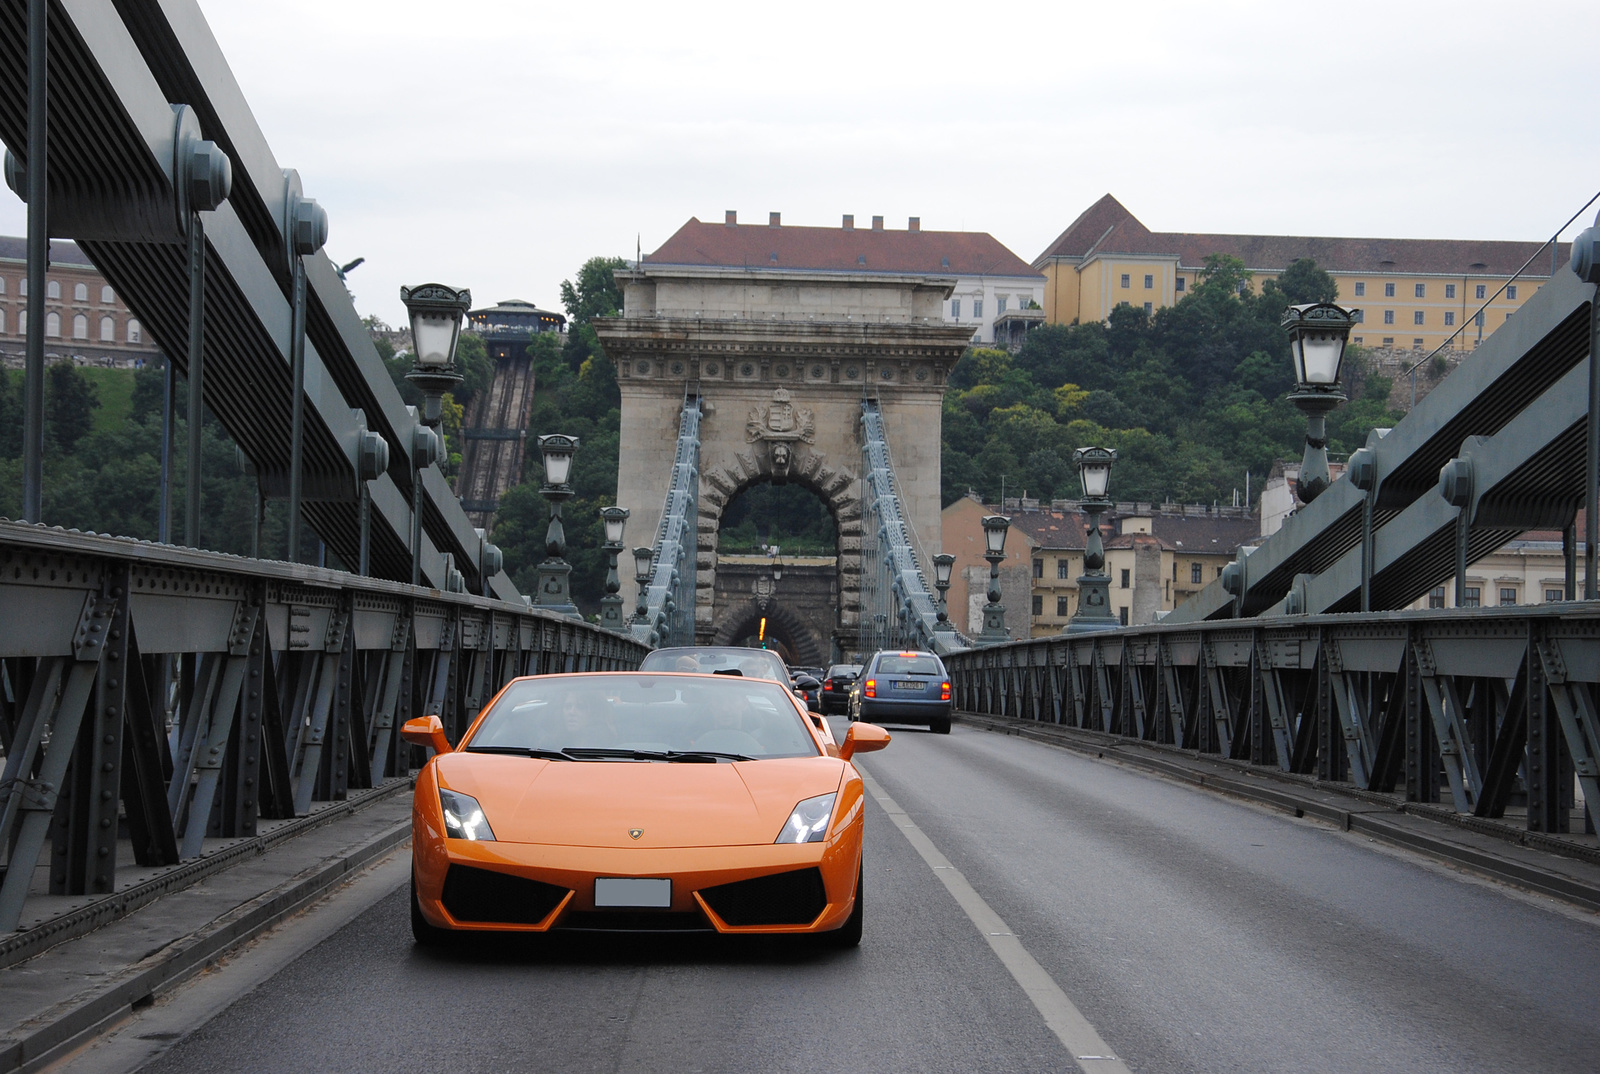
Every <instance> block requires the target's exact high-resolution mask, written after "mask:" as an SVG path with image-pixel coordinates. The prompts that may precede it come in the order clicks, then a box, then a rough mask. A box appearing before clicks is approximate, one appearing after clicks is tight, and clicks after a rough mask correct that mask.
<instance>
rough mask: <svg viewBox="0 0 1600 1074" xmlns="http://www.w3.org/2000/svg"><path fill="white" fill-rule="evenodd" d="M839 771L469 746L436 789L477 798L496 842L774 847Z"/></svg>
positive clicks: (824, 764)
mask: <svg viewBox="0 0 1600 1074" xmlns="http://www.w3.org/2000/svg"><path fill="white" fill-rule="evenodd" d="M843 769H844V762H842V761H839V760H837V759H835V758H831V757H805V758H786V759H781V760H771V761H741V762H736V763H733V764H660V763H653V762H630V761H546V760H539V759H535V758H525V757H510V756H504V755H495V754H466V753H459V754H446V755H445V756H443V757H440V758H439V759H438V779H439V784H440V786H442V787H445V788H448V789H450V790H455V791H460V792H462V793H463V794H470V795H472V796H473V797H474V798H476V799H477V800H478V804H479V805H481V806H482V807H483V813H484V816H485V817H487V818H488V821H489V826H490V827H491V828H493V829H494V834H495V838H496V839H498V840H499V841H501V842H511V843H544V844H550V845H557V846H585V847H713V846H750V845H757V844H768V843H771V842H772V841H773V840H774V839H776V838H777V836H778V832H779V831H781V830H782V828H783V825H784V822H785V821H787V820H788V818H789V814H790V812H791V811H792V810H793V809H794V807H795V804H796V803H797V802H799V801H801V800H802V799H805V798H811V797H814V796H816V795H819V794H828V793H830V792H833V791H837V790H838V788H839V783H840V779H841V777H842V775H843ZM635 830H637V831H639V832H640V835H639V837H638V838H634V837H633V835H632V834H631V833H632V832H633V831H635Z"/></svg>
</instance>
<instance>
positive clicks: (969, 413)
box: [943, 257, 1399, 504]
mask: <svg viewBox="0 0 1600 1074" xmlns="http://www.w3.org/2000/svg"><path fill="white" fill-rule="evenodd" d="M1248 280H1249V274H1248V273H1246V272H1245V270H1244V266H1243V264H1242V263H1241V262H1239V261H1237V260H1235V259H1232V258H1220V257H1214V258H1211V259H1210V260H1209V261H1208V266H1207V270H1206V272H1205V273H1204V274H1203V275H1202V277H1201V279H1200V280H1199V281H1198V282H1197V284H1196V286H1195V287H1194V289H1193V290H1192V291H1191V292H1189V294H1188V295H1187V296H1185V297H1184V299H1183V300H1182V301H1180V302H1179V303H1177V304H1176V305H1174V306H1170V307H1168V308H1166V309H1162V310H1158V311H1157V312H1156V314H1155V316H1154V317H1147V316H1146V315H1145V313H1144V311H1143V310H1142V309H1140V308H1138V307H1135V306H1130V305H1126V304H1124V305H1120V306H1118V307H1117V308H1116V309H1114V310H1112V312H1111V316H1110V318H1109V319H1108V321H1107V322H1106V323H1105V324H1076V325H1070V326H1065V325H1047V326H1044V327H1041V328H1039V329H1037V330H1035V331H1034V332H1032V333H1031V334H1030V335H1029V336H1028V338H1027V342H1026V343H1025V344H1024V346H1023V347H1022V348H1021V350H1020V351H1019V352H1018V353H1016V354H1014V355H1012V354H1007V353H1006V352H1004V351H995V350H983V349H974V350H972V351H969V352H968V353H967V355H966V356H965V357H964V358H963V359H962V360H961V362H960V363H959V364H958V365H957V366H956V368H955V370H954V371H953V373H952V375H951V378H950V391H949V392H948V393H947V394H946V396H945V402H944V451H943V462H944V473H943V478H944V488H943V494H944V502H945V503H946V504H948V503H951V502H953V501H954V500H956V499H957V498H959V497H960V496H962V495H963V494H965V492H966V491H967V489H968V488H973V489H976V490H978V492H979V493H980V494H981V495H982V496H983V497H984V498H985V499H987V500H989V501H991V502H993V501H995V500H997V499H998V497H999V496H1000V491H1001V482H1002V480H1003V481H1004V484H1005V489H1006V494H1007V495H1008V496H1009V495H1021V494H1023V492H1024V490H1026V494H1027V495H1029V496H1033V497H1038V498H1040V499H1044V500H1049V499H1051V498H1071V497H1076V496H1078V495H1079V494H1080V491H1081V490H1080V488H1079V485H1078V478H1077V474H1076V472H1075V471H1074V469H1073V466H1072V450H1073V449H1074V448H1077V447H1087V446H1089V445H1100V446H1103V447H1111V448H1115V449H1116V450H1117V455H1118V461H1117V466H1116V469H1115V470H1114V471H1113V472H1112V486H1111V492H1112V495H1114V496H1115V497H1116V498H1118V499H1122V500H1133V499H1139V500H1152V501H1160V500H1165V499H1168V498H1170V499H1173V500H1177V501H1181V502H1209V501H1211V500H1215V499H1223V498H1226V497H1228V496H1229V495H1230V494H1231V491H1232V490H1233V489H1235V488H1242V487H1243V485H1244V476H1245V473H1246V472H1247V471H1248V472H1249V473H1251V474H1253V475H1254V477H1255V479H1256V480H1257V481H1260V480H1261V479H1262V478H1264V477H1265V476H1266V474H1267V471H1268V470H1269V469H1270V468H1271V466H1272V463H1273V461H1274V460H1275V459H1287V458H1292V459H1298V458H1299V457H1300V452H1301V447H1302V444H1303V436H1304V433H1305V419H1304V418H1303V417H1302V416H1301V414H1300V413H1299V411H1297V410H1296V409H1295V408H1294V406H1293V405H1292V404H1291V403H1289V402H1288V400H1286V399H1285V398H1284V396H1285V395H1286V394H1287V393H1288V392H1289V391H1291V390H1292V389H1293V386H1294V385H1293V379H1294V378H1293V373H1292V369H1291V364H1290V358H1289V342H1288V336H1287V335H1286V334H1285V333H1284V331H1283V329H1282V328H1281V327H1280V325H1279V322H1280V320H1281V319H1282V317H1283V311H1284V308H1285V307H1287V306H1288V305H1290V304H1292V303H1300V302H1319V301H1333V300H1335V299H1336V297H1337V294H1336V288H1335V286H1334V283H1333V280H1332V279H1331V278H1330V277H1329V276H1328V274H1327V273H1325V272H1323V271H1322V270H1320V269H1318V268H1317V267H1316V266H1315V265H1314V264H1312V263H1311V262H1310V261H1299V262H1296V263H1295V264H1294V265H1293V266H1291V267H1290V268H1289V269H1288V270H1287V271H1285V272H1284V274H1283V275H1282V276H1281V277H1280V278H1278V279H1277V280H1269V281H1267V282H1266V283H1265V285H1263V287H1262V292H1261V294H1259V295H1255V294H1252V293H1250V291H1249V290H1248V288H1246V286H1245V285H1246V284H1247V282H1248ZM1241 289H1243V292H1242V293H1241ZM1345 388H1346V392H1347V394H1349V395H1350V396H1351V401H1350V402H1349V403H1347V404H1345V406H1343V407H1342V408H1340V409H1339V410H1337V411H1335V412H1334V413H1333V414H1332V415H1331V416H1330V418H1329V421H1328V432H1329V450H1330V451H1333V452H1336V453H1337V452H1349V451H1353V450H1354V449H1356V448H1358V447H1360V446H1361V444H1362V443H1363V442H1364V441H1365V439H1366V435H1367V431H1368V430H1369V429H1371V428H1373V427H1374V426H1381V425H1392V424H1394V422H1395V421H1397V420H1398V419H1399V415H1398V414H1396V413H1393V412H1391V411H1390V410H1389V409H1388V406H1387V399H1388V392H1389V383H1388V381H1387V380H1384V379H1383V378H1380V377H1376V376H1369V375H1368V374H1367V373H1366V370H1365V367H1364V363H1363V361H1362V360H1361V354H1360V350H1359V348H1357V347H1354V346H1352V347H1351V348H1350V350H1349V352H1348V353H1347V357H1346V361H1345Z"/></svg>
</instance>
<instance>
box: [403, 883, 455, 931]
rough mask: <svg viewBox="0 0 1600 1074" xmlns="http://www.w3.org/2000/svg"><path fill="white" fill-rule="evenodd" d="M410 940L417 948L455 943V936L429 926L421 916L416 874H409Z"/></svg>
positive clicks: (436, 927)
mask: <svg viewBox="0 0 1600 1074" xmlns="http://www.w3.org/2000/svg"><path fill="white" fill-rule="evenodd" d="M411 938H412V939H413V940H415V941H416V942H417V945H418V946H419V947H435V948H437V947H448V946H450V944H451V943H453V942H454V941H455V934H454V933H452V932H451V931H450V930H449V929H441V928H440V927H439V926H437V925H431V924H429V923H428V919H427V918H425V917H423V916H422V907H421V906H419V905H418V904H417V874H416V873H412V874H411Z"/></svg>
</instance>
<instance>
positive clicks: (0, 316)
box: [0, 310, 6, 336]
mask: <svg viewBox="0 0 1600 1074" xmlns="http://www.w3.org/2000/svg"><path fill="white" fill-rule="evenodd" d="M5 334H6V311H5V310H0V336H3V335H5Z"/></svg>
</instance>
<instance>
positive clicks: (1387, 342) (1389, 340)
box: [1383, 336, 1394, 347]
mask: <svg viewBox="0 0 1600 1074" xmlns="http://www.w3.org/2000/svg"><path fill="white" fill-rule="evenodd" d="M1383 345H1384V346H1385V347H1392V346H1394V337H1393V336H1384V337H1383Z"/></svg>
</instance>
